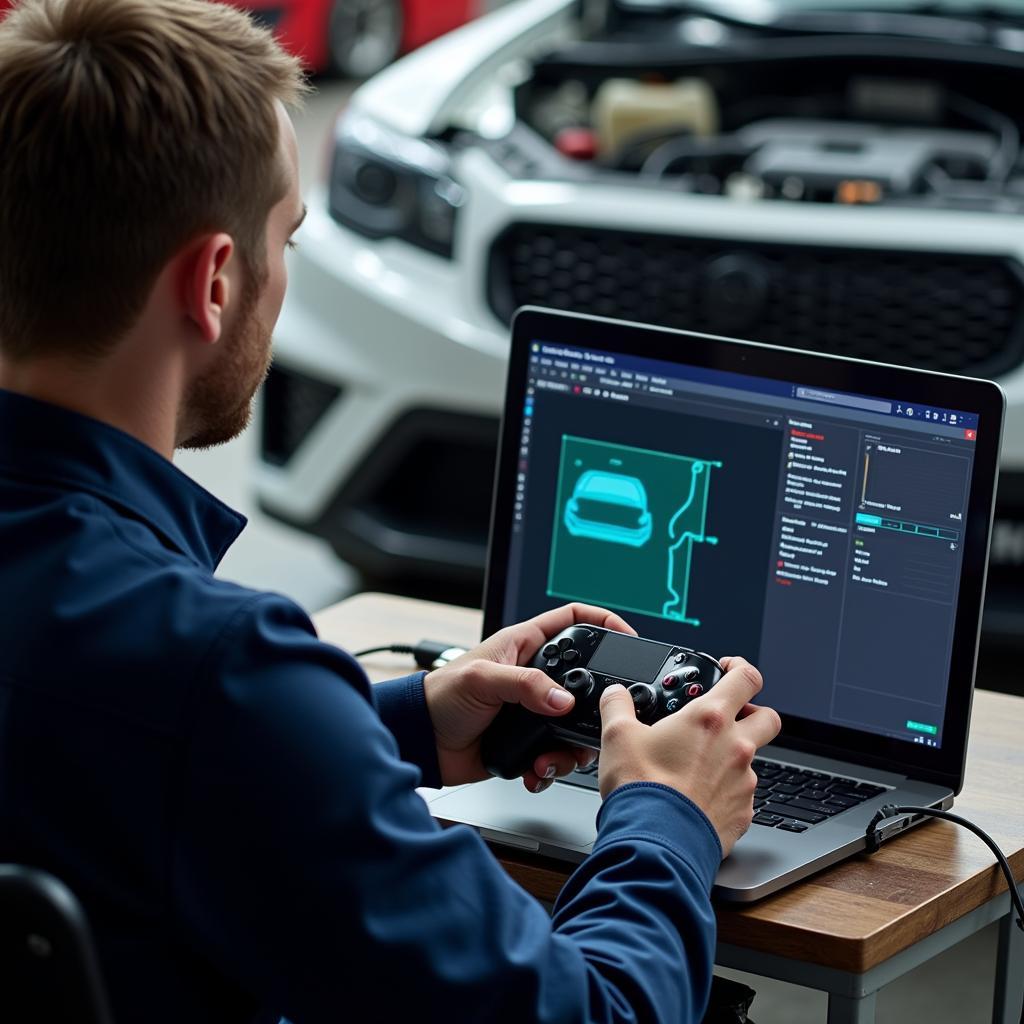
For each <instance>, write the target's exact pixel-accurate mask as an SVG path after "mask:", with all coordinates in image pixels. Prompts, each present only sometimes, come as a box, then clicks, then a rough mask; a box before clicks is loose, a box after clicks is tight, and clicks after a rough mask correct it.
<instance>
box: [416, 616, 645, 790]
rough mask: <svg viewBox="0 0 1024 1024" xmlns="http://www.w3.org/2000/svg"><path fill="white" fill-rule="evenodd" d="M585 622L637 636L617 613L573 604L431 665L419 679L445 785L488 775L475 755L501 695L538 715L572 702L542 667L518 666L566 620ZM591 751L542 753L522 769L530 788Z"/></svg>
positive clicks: (588, 757) (588, 758)
mask: <svg viewBox="0 0 1024 1024" xmlns="http://www.w3.org/2000/svg"><path fill="white" fill-rule="evenodd" d="M578 623H589V624H590V625H593V626H603V627H604V628H605V629H614V630H617V631H618V632H620V633H629V634H630V635H632V636H636V631H635V630H634V629H631V628H630V627H629V626H628V625H627V624H626V623H625V622H624V621H623V620H622V619H620V618H619V616H618V615H615V614H613V613H612V612H609V611H605V610H604V609H603V608H595V607H593V606H592V605H586V604H570V605H565V606H564V607H562V608H555V609H554V610H552V611H550V612H544V614H542V615H538V616H536V618H533V619H530V620H529V621H527V622H521V623H519V624H518V625H516V626H508V627H507V628H505V629H502V630H499V631H498V632H497V633H495V634H494V636H492V637H489V638H488V639H487V640H485V641H484V642H483V643H481V644H480V645H479V646H478V647H475V648H473V650H471V651H468V652H467V653H466V654H463V655H462V656H461V657H459V658H456V659H455V660H454V661H452V662H450V663H449V664H447V665H445V666H444V668H439V669H437V670H436V671H434V672H431V673H430V674H429V675H428V676H427V677H426V679H425V680H424V683H423V687H424V693H425V694H426V699H427V710H428V711H429V712H430V718H431V721H432V722H433V723H434V734H435V736H436V737H437V759H438V763H439V765H440V767H441V779H442V781H443V782H444V784H445V785H446V786H457V785H459V784H461V783H463V782H477V781H479V780H480V779H485V778H487V771H486V769H485V768H484V766H483V762H482V761H481V760H480V737H481V735H482V734H483V731H484V730H485V729H486V728H487V726H489V725H490V724H491V722H492V721H493V720H494V716H495V715H496V714H497V713H498V712H499V711H500V710H501V706H502V704H503V703H509V704H522V705H523V707H525V708H528V709H529V710H530V711H536V712H537V713H538V714H541V715H550V716H551V717H559V716H561V715H564V714H565V713H566V712H567V711H569V709H570V708H571V707H572V706H573V704H574V703H575V698H574V697H573V696H572V694H571V693H569V692H568V690H566V689H564V688H563V687H561V686H559V685H558V684H557V683H556V682H555V681H554V680H553V679H552V678H551V677H550V676H548V675H545V673H543V672H541V671H540V669H536V668H525V667H523V662H524V661H529V660H530V659H532V658H533V656H534V655H535V654H536V653H537V651H538V650H539V649H540V648H541V647H542V646H543V645H544V643H545V642H546V641H547V640H549V639H550V638H551V637H553V636H554V635H555V634H556V633H560V632H561V631H562V630H563V629H566V628H567V627H569V626H574V625H576V624H578ZM596 756H597V755H596V753H595V751H593V750H586V749H584V748H573V749H571V750H566V749H562V750H552V751H551V752H550V753H547V754H542V755H541V756H540V757H538V758H537V760H536V761H535V762H534V764H533V767H532V769H531V770H530V771H528V772H526V773H525V774H524V775H523V782H524V783H525V785H526V788H527V789H529V790H530V791H531V792H533V793H539V792H540V791H541V790H542V789H546V788H547V787H548V786H549V785H550V784H551V783H552V782H553V781H554V779H555V776H557V775H568V774H569V772H571V771H573V770H574V769H575V768H576V767H577V765H586V764H590V763H591V762H592V761H593V759H594V757H596Z"/></svg>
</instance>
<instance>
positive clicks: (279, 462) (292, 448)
mask: <svg viewBox="0 0 1024 1024" xmlns="http://www.w3.org/2000/svg"><path fill="white" fill-rule="evenodd" d="M340 395H341V388H339V387H337V386H336V385H334V384H327V383H325V382H324V381H321V380H315V379H314V378H312V377H307V376H306V375H305V374H303V373H297V372H296V371H295V370H285V369H282V368H281V367H279V366H276V365H275V366H272V367H271V368H270V374H269V376H268V377H267V380H266V383H265V384H264V385H263V424H262V426H263V430H262V445H263V459H264V461H265V462H269V463H270V464H271V465H274V466H283V465H284V464H285V463H286V462H287V461H288V460H289V459H290V458H291V457H292V456H293V455H294V454H295V452H296V450H297V449H298V447H299V445H301V444H302V442H303V441H304V440H305V438H306V436H307V435H308V434H309V432H310V431H311V430H312V429H313V428H314V427H315V426H316V425H317V423H318V422H319V421H320V418H321V417H322V416H323V414H324V413H325V412H327V410H328V408H329V407H330V405H331V403H332V402H334V401H335V399H337V398H338V397H339V396H340Z"/></svg>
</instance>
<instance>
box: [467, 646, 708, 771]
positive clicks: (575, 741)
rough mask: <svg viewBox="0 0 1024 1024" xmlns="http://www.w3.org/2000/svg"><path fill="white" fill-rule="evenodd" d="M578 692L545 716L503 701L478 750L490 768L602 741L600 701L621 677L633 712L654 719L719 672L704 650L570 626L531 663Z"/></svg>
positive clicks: (519, 766) (513, 767)
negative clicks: (559, 711)
mask: <svg viewBox="0 0 1024 1024" xmlns="http://www.w3.org/2000/svg"><path fill="white" fill-rule="evenodd" d="M530 664H531V666H532V667H534V668H539V669H541V670H542V671H544V672H546V673H547V674H548V675H549V676H550V677H551V678H552V679H554V680H555V681H556V682H558V683H560V684H561V685H562V686H564V687H565V688H566V690H568V691H569V692H570V693H571V694H572V695H573V696H574V697H575V698H576V703H575V704H574V705H573V707H572V708H571V709H570V710H569V711H568V712H567V713H566V714H565V715H562V716H558V717H549V716H546V715H539V714H536V713H534V712H532V711H527V710H526V709H525V708H523V707H522V706H521V705H519V704H506V705H505V706H504V707H503V708H502V709H501V711H499V712H498V714H497V716H496V717H495V719H494V721H493V722H492V723H491V725H490V726H489V727H488V729H487V730H486V731H485V732H484V735H483V737H482V738H481V756H482V758H483V762H484V765H485V766H486V768H487V770H488V771H489V772H490V773H491V774H492V775H498V776H500V777H501V778H505V779H514V778H516V777H518V776H520V775H522V774H523V773H524V772H526V771H527V770H528V769H529V768H530V767H531V765H532V764H533V762H534V761H535V760H536V758H537V757H538V756H539V755H541V754H543V753H546V752H548V751H550V750H554V749H557V748H558V747H559V746H564V745H566V744H570V745H573V746H581V747H592V748H594V749H596V750H599V749H600V748H601V712H600V700H601V694H602V693H604V691H605V689H606V688H607V687H608V686H611V685H612V684H614V683H621V684H623V685H624V686H626V687H627V688H628V690H629V693H630V696H631V697H632V698H633V705H634V707H635V709H636V715H637V718H638V719H639V720H640V721H641V722H645V723H647V724H653V723H654V722H657V721H659V720H660V719H662V718H665V717H666V716H667V715H671V714H675V712H677V711H679V710H680V709H682V708H683V707H685V706H686V705H687V704H688V703H689V702H690V701H691V700H694V699H696V698H697V697H699V696H700V695H701V694H703V693H705V692H706V691H707V690H710V689H711V687H712V686H714V685H715V683H717V682H718V680H719V679H721V677H722V676H723V675H724V670H723V669H722V666H721V665H720V664H719V663H718V662H717V661H716V660H715V659H714V658H712V657H710V656H709V655H707V654H701V653H699V652H697V651H692V650H690V649H689V648H686V647H679V646H671V645H669V644H662V643H658V642H656V641H654V640H642V639H640V638H639V637H634V636H628V635H627V634H625V633H616V632H614V631H612V630H610V629H603V628H602V627H600V626H570V627H569V628H568V629H565V630H563V631H562V632H561V633H559V634H558V635H557V636H555V637H552V638H551V639H550V640H549V641H548V642H547V643H546V644H544V645H543V646H542V647H541V649H540V650H539V651H538V652H537V655H536V657H535V658H534V659H533V661H532V662H530Z"/></svg>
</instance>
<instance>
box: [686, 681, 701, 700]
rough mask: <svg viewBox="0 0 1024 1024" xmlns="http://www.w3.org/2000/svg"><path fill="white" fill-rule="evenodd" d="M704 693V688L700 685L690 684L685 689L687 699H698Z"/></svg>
mask: <svg viewBox="0 0 1024 1024" xmlns="http://www.w3.org/2000/svg"><path fill="white" fill-rule="evenodd" d="M703 692H704V687H703V686H701V685H700V683H690V685H689V686H688V687H687V688H686V696H687V697H699V696H700V695H701V694H702V693H703Z"/></svg>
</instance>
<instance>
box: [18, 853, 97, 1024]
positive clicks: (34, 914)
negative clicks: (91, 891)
mask: <svg viewBox="0 0 1024 1024" xmlns="http://www.w3.org/2000/svg"><path fill="white" fill-rule="evenodd" d="M0 1020H3V1021H10V1022H11V1024H44V1022H45V1024H113V1018H112V1017H111V1015H110V1007H109V1004H108V1002H107V996H106V991H105V989H104V987H103V979H102V976H101V975H100V969H99V961H98V960H97V957H96V952H95V949H94V946H93V940H92V934H91V932H90V931H89V925H88V922H87V921H86V919H85V913H84V912H83V910H82V907H81V905H80V904H79V902H78V900H76V899H75V897H74V896H73V895H72V893H71V891H70V890H69V889H68V888H67V886H66V885H64V884H63V883H62V882H59V881H58V880H57V879H56V878H54V877H53V876H52V875H48V874H47V873H46V872H45V871H38V870H35V869H34V868H26V867H20V866H18V865H14V864H0Z"/></svg>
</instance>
